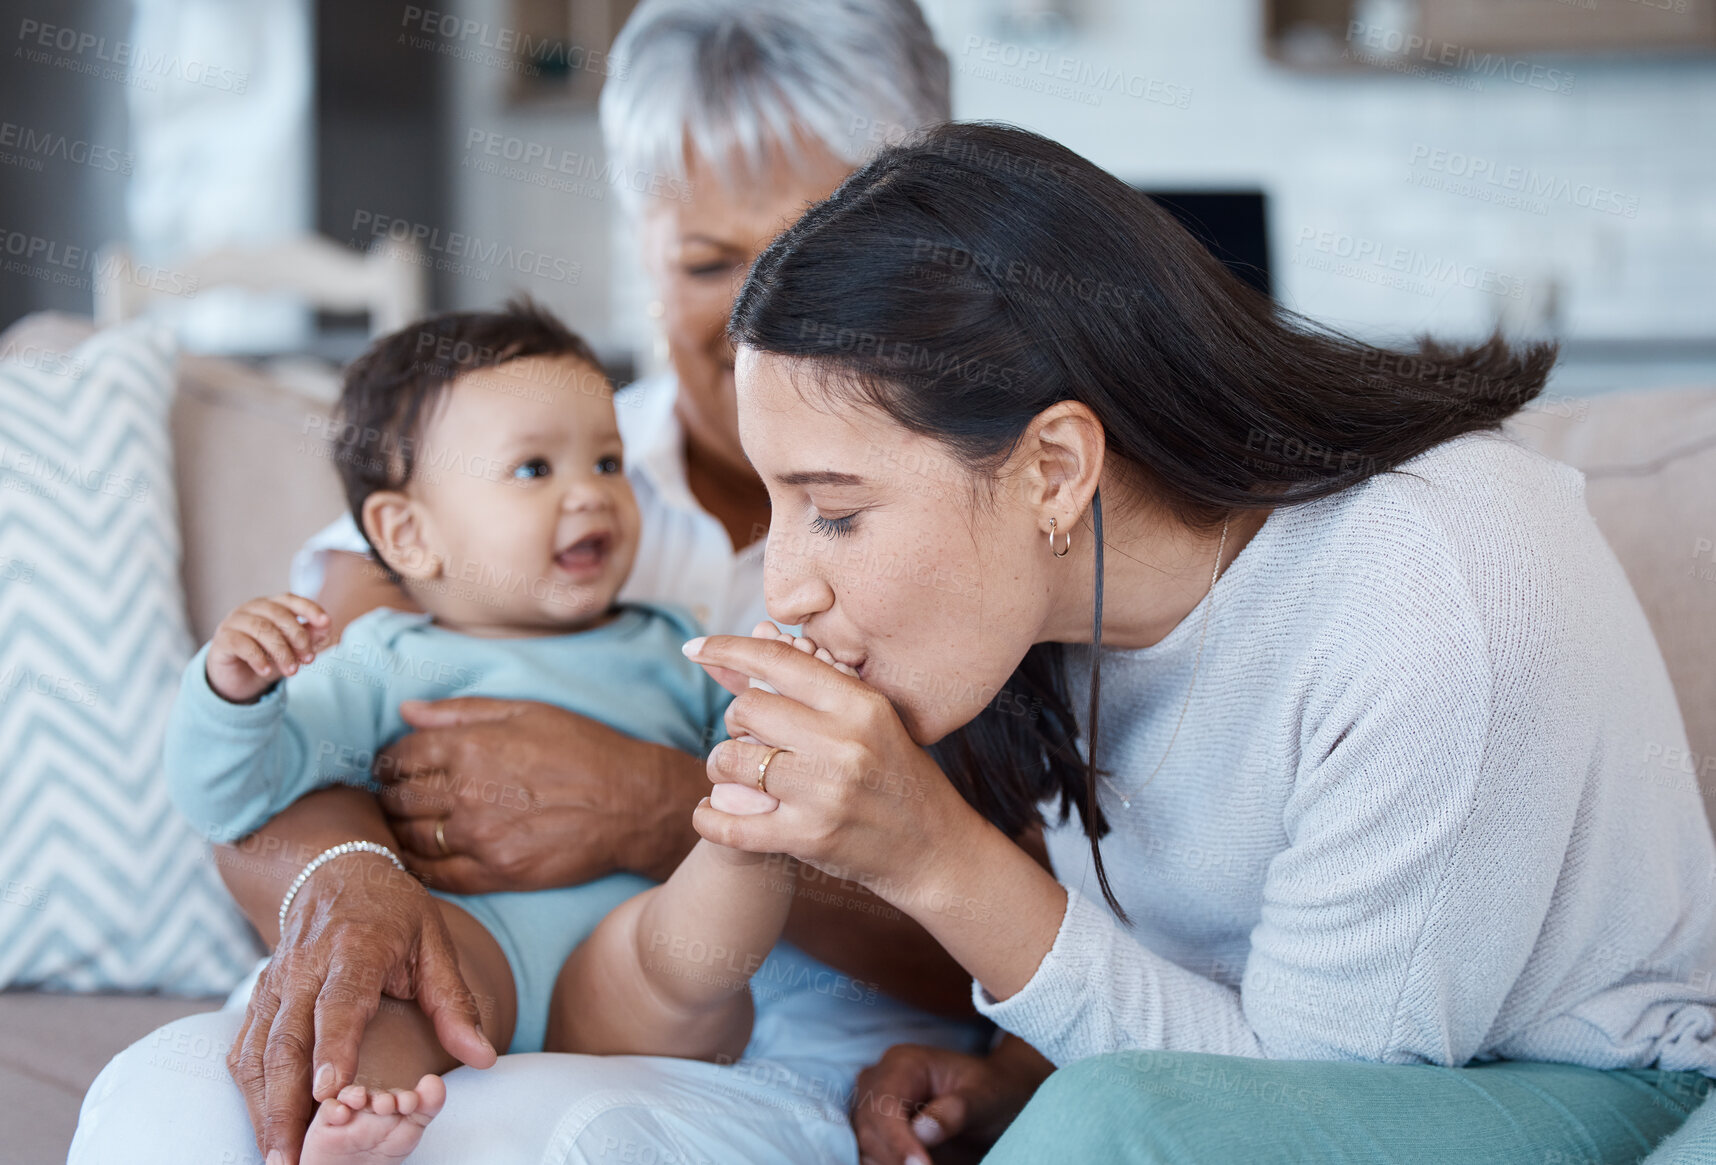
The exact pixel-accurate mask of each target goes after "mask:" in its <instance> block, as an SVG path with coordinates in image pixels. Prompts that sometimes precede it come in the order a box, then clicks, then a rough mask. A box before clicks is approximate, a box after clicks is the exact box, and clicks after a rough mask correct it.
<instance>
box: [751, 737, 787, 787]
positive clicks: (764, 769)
mask: <svg viewBox="0 0 1716 1165" xmlns="http://www.w3.org/2000/svg"><path fill="white" fill-rule="evenodd" d="M785 751H786V749H784V748H771V749H769V755H768V756H765V757H764V758H763V763H762V764H760V765H758V766H757V791H758V792H760V793H767V792H768V791H769V762H770V761H772V760H774V759H775V757H777V756H779V755H780V754H781V753H783V752H785Z"/></svg>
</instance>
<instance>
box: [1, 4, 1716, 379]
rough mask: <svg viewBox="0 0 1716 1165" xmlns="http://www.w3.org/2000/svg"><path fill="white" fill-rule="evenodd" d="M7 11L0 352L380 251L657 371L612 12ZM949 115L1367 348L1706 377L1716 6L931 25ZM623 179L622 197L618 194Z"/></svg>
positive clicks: (286, 325)
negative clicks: (1142, 199) (612, 48)
mask: <svg viewBox="0 0 1716 1165" xmlns="http://www.w3.org/2000/svg"><path fill="white" fill-rule="evenodd" d="M439 2H440V7H430V6H429V5H427V4H424V5H414V4H399V3H393V2H392V0H380V2H371V3H362V4H352V3H336V2H333V0H246V2H244V3H239V2H238V0H131V2H129V3H127V2H125V0H54V2H52V3H50V2H48V0H6V2H5V4H4V5H3V8H4V11H5V13H6V15H5V18H4V22H3V24H0V29H3V34H4V36H5V37H6V38H7V39H8V40H9V41H11V45H10V46H9V51H7V52H6V54H5V57H6V68H5V69H4V71H0V327H4V326H5V325H7V324H9V323H11V322H12V321H13V320H15V319H17V318H18V317H20V316H22V315H24V314H26V313H28V312H32V311H35V310H39V309H56V310H61V311H67V312H75V313H80V314H86V315H87V314H90V313H91V312H92V311H93V310H94V301H95V298H96V294H97V291H98V290H100V289H101V288H103V287H105V288H106V289H107V292H106V294H107V296H108V298H109V300H113V299H114V298H115V297H116V296H117V297H118V298H119V299H121V300H124V299H126V298H127V297H130V298H137V297H140V296H146V297H147V298H148V300H149V302H150V303H151V305H155V306H158V308H159V309H160V310H163V311H165V312H166V313H167V314H168V315H170V316H172V317H173V318H174V319H175V321H176V323H177V326H178V327H179V328H180V330H181V332H182V333H183V335H184V337H185V339H186V342H187V343H188V344H189V345H190V346H192V347H193V348H196V349H199V350H207V351H219V352H228V353H233V352H237V353H252V354H274V355H278V354H281V353H288V352H291V353H310V354H314V355H318V356H321V357H325V358H327V359H330V360H335V361H338V360H342V359H345V358H349V356H351V355H353V354H355V352H356V350H357V349H358V348H359V347H361V344H362V342H363V338H364V328H363V321H362V319H361V318H360V317H356V316H354V317H343V316H340V315H327V314H325V313H324V314H321V315H310V314H308V313H306V312H305V311H303V310H302V309H301V308H299V307H298V306H296V305H295V304H294V303H292V302H290V301H287V300H285V299H269V298H267V297H258V296H255V295H248V294H243V293H221V292H217V291H215V290H213V289H203V290H199V283H198V281H197V280H196V279H195V278H192V277H191V276H190V275H189V274H188V271H187V269H188V268H189V266H190V263H189V260H190V258H191V257H193V256H198V255H204V254H207V253H208V252H210V251H216V250H219V249H220V248H223V247H231V246H244V247H250V248H255V247H266V246H268V245H270V244H272V243H275V242H278V241H282V240H289V239H293V238H298V237H301V236H303V235H304V234H305V233H306V232H314V233H316V234H318V235H320V236H323V237H324V238H325V239H327V240H329V241H331V242H332V243H333V244H336V245H337V246H338V247H340V248H344V249H347V250H349V251H351V252H353V253H354V254H355V253H359V252H366V251H371V250H373V249H375V248H376V247H378V246H379V245H384V244H387V243H388V242H389V240H392V242H393V243H395V244H401V243H404V244H407V245H409V246H410V247H411V248H413V253H412V254H411V255H410V256H409V258H408V261H409V263H410V265H411V270H412V271H413V272H414V275H413V278H415V279H417V280H418V281H419V282H420V285H421V286H420V291H421V295H422V296H423V297H424V299H425V301H426V302H427V304H428V305H429V306H432V307H435V308H442V307H475V306H486V305H492V304H495V303H497V302H499V301H500V300H502V299H503V298H505V297H506V296H507V295H508V294H510V293H512V292H513V291H515V290H524V291H528V292H530V293H531V294H533V295H535V296H537V297H538V298H540V299H542V300H543V301H545V302H547V303H548V304H550V305H551V306H553V307H554V308H556V309H558V310H559V311H560V312H562V313H563V314H564V315H565V316H566V318H567V319H568V320H569V321H570V322H571V323H572V324H573V325H574V326H575V327H577V328H579V329H580V330H582V331H583V332H584V333H585V334H587V335H588V336H590V337H591V338H592V339H593V340H594V341H595V343H596V344H597V347H598V349H599V350H600V351H601V352H602V354H603V355H604V358H605V359H607V360H608V361H609V363H610V364H611V365H612V367H613V368H614V369H615V371H616V372H617V373H618V374H619V375H621V376H622V377H625V376H628V375H631V374H633V373H637V372H643V371H648V370H649V369H650V368H651V367H652V366H653V363H654V361H656V360H657V359H658V357H657V356H656V354H655V352H654V350H653V349H654V345H653V344H652V326H651V321H650V319H649V318H648V316H647V315H646V313H645V311H644V302H645V299H646V295H645V293H644V291H643V289H642V285H641V280H640V276H639V271H638V266H637V260H636V258H635V248H634V245H633V242H632V238H631V233H630V230H629V226H628V223H627V221H626V218H625V215H624V212H623V208H622V205H621V199H620V198H619V196H618V191H616V189H615V188H614V182H615V176H614V174H613V173H612V171H611V170H604V159H603V157H602V148H601V141H600V133H599V129H598V126H597V123H596V110H595V100H596V94H597V92H598V91H599V89H600V86H601V82H602V79H603V76H604V74H605V71H606V70H608V69H611V68H613V67H615V66H614V62H612V60H611V59H610V58H609V57H608V56H607V53H606V49H607V47H608V45H609V44H610V43H611V40H612V38H613V36H614V34H615V33H616V32H617V31H618V29H619V28H620V26H621V25H622V24H623V22H624V20H625V18H626V16H627V15H628V14H629V12H630V10H631V8H632V3H631V2H630V0H439ZM924 8H925V11H926V14H927V15H928V17H929V20H930V23H931V25H932V26H933V27H934V28H935V30H936V33H937V36H938V39H939V40H940V43H941V45H942V47H943V49H944V50H945V51H946V52H947V54H948V57H949V59H950V61H951V63H952V68H953V84H954V112H955V115H956V116H957V117H959V118H992V119H999V120H1003V121H1008V122H1013V123H1016V124H1018V125H1022V126H1025V127H1028V128H1031V129H1034V130H1037V131H1039V132H1042V133H1044V134H1047V135H1049V136H1051V137H1053V138H1056V139H1058V140H1060V141H1062V142H1065V143H1066V144H1067V145H1069V146H1071V147H1072V148H1073V149H1075V150H1077V151H1079V152H1081V153H1083V154H1085V155H1087V156H1088V157H1090V158H1092V159H1093V160H1095V161H1096V162H1098V163H1099V164H1100V165H1102V166H1104V167H1106V168H1107V169H1109V170H1111V171H1113V172H1114V173H1116V174H1118V175H1120V176H1121V177H1123V178H1124V179H1126V180H1127V181H1129V182H1131V183H1133V184H1135V185H1136V186H1138V187H1139V188H1141V189H1144V190H1147V191H1150V192H1153V193H1156V194H1158V195H1160V196H1162V197H1163V198H1164V200H1165V201H1167V202H1169V203H1170V205H1171V206H1172V207H1173V208H1174V209H1175V210H1176V211H1177V212H1179V213H1180V214H1181V215H1182V217H1184V218H1186V219H1187V220H1188V221H1189V222H1191V223H1192V224H1193V225H1194V227H1195V229H1197V230H1199V232H1200V233H1201V234H1202V235H1203V236H1204V237H1205V238H1206V240H1207V241H1209V242H1210V243H1211V245H1212V246H1214V247H1215V248H1216V249H1217V250H1218V252H1220V253H1221V254H1222V255H1223V257H1224V258H1226V259H1228V260H1229V261H1230V262H1231V263H1233V264H1235V265H1236V266H1238V267H1241V268H1242V269H1243V270H1245V271H1246V272H1247V274H1248V275H1249V277H1251V278H1253V279H1254V280H1255V281H1257V282H1259V283H1261V284H1263V285H1265V286H1268V287H1269V288H1270V289H1271V290H1272V291H1273V292H1274V294H1275V295H1276V296H1277V297H1278V298H1279V299H1280V300H1281V302H1283V303H1284V304H1286V305H1288V306H1289V307H1292V308H1294V309H1296V310H1298V311H1301V312H1304V313H1307V314H1309V315H1311V316H1314V317H1317V318H1319V319H1322V320H1324V321H1326V322H1329V323H1331V324H1333V325H1336V326H1338V327H1341V328H1344V329H1347V330H1349V331H1353V332H1355V333H1358V334H1360V335H1363V336H1366V337H1367V338H1383V339H1401V338H1406V337H1410V336H1412V335H1415V334H1418V333H1422V332H1426V331H1430V332H1437V333H1441V334H1446V335H1453V336H1469V335H1475V334H1478V333H1482V332H1487V331H1488V330H1490V329H1492V328H1494V327H1497V326H1500V327H1502V328H1503V329H1505V330H1506V331H1508V332H1509V333H1510V334H1513V335H1520V336H1525V335H1532V336H1538V335H1543V336H1555V337H1559V338H1561V339H1562V340H1563V341H1564V344H1565V347H1564V360H1563V364H1562V366H1561V368H1560V370H1559V371H1558V372H1557V374H1556V380H1555V382H1554V383H1553V384H1552V386H1551V391H1552V392H1557V391H1559V392H1562V393H1567V394H1585V393H1591V392H1600V391H1605V390H1608V389H1611V388H1617V387H1634V388H1636V387H1648V386H1653V385H1668V384H1676V383H1690V382H1700V383H1710V382H1713V381H1716V194H1713V193H1712V190H1711V187H1712V185H1713V183H1716V0H1202V2H1200V3H1197V4H1187V3H1169V2H1168V0H926V2H925V3H924ZM620 180H622V181H623V178H622V179H620Z"/></svg>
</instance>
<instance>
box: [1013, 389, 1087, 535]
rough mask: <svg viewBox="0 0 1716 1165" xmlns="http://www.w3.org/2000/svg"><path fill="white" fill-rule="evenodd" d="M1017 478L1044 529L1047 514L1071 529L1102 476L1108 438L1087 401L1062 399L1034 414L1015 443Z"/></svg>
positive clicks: (1047, 521) (1047, 520)
mask: <svg viewBox="0 0 1716 1165" xmlns="http://www.w3.org/2000/svg"><path fill="white" fill-rule="evenodd" d="M1019 445H1020V449H1019V452H1020V455H1022V456H1023V462H1022V463H1021V464H1020V465H1019V474H1020V476H1019V481H1020V484H1021V486H1022V487H1023V489H1024V491H1025V492H1024V500H1025V502H1026V504H1027V505H1029V506H1031V507H1032V508H1033V509H1035V510H1036V511H1037V513H1038V517H1039V519H1040V521H1039V524H1040V525H1041V526H1042V528H1043V529H1044V530H1045V531H1047V530H1048V528H1049V519H1050V518H1054V519H1056V523H1057V526H1058V528H1059V529H1061V530H1063V531H1068V530H1071V529H1072V527H1073V525H1074V524H1075V523H1076V522H1077V521H1078V520H1079V519H1080V518H1081V517H1082V516H1083V515H1084V513H1085V511H1086V510H1087V509H1088V508H1089V506H1090V499H1091V497H1092V495H1094V494H1095V493H1096V487H1097V485H1098V484H1099V483H1100V482H1101V480H1102V463H1103V459H1104V458H1105V456H1106V455H1107V452H1108V439H1107V436H1106V434H1104V432H1103V429H1102V421H1101V420H1099V419H1098V418H1097V415H1096V413H1095V412H1093V411H1092V410H1091V408H1090V406H1089V405H1086V404H1082V403H1080V402H1079V401H1073V400H1063V401H1060V402H1058V403H1056V404H1052V405H1050V406H1049V407H1048V408H1046V409H1044V410H1043V411H1042V412H1040V413H1038V414H1037V415H1036V417H1035V418H1034V419H1033V420H1032V421H1031V424H1030V427H1029V428H1027V429H1026V430H1025V436H1024V440H1022V441H1021V442H1020V443H1019Z"/></svg>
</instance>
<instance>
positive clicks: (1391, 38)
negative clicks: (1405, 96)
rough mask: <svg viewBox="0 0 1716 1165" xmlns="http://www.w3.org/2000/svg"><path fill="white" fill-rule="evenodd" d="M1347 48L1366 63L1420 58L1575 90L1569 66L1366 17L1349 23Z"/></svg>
mask: <svg viewBox="0 0 1716 1165" xmlns="http://www.w3.org/2000/svg"><path fill="white" fill-rule="evenodd" d="M1347 45H1348V48H1347V52H1348V53H1349V54H1351V55H1352V56H1353V57H1354V58H1356V59H1357V60H1360V61H1362V62H1364V63H1365V64H1374V65H1379V66H1381V67H1383V68H1397V67H1398V65H1399V64H1400V63H1402V62H1412V63H1416V62H1420V61H1422V62H1423V63H1424V64H1426V65H1432V66H1435V67H1437V68H1442V69H1453V70H1457V71H1458V72H1461V73H1466V74H1469V75H1470V76H1472V77H1486V78H1493V79H1497V80H1502V81H1511V82H1513V83H1514V84H1516V85H1525V86H1528V87H1530V88H1532V89H1544V90H1547V91H1549V92H1551V93H1571V92H1573V74H1572V73H1571V72H1569V71H1568V70H1566V69H1557V68H1554V67H1553V66H1549V65H1541V64H1535V63H1533V62H1531V61H1524V60H1521V59H1520V58H1518V57H1510V56H1507V55H1506V54H1505V53H1491V52H1478V51H1477V50H1476V49H1471V48H1467V47H1466V46H1464V45H1457V44H1454V43H1452V42H1451V41H1445V40H1435V39H1433V38H1431V37H1425V36H1420V35H1419V34H1418V33H1415V32H1406V31H1404V30H1402V29H1398V28H1390V27H1388V26H1386V25H1381V24H1370V23H1368V22H1367V21H1363V20H1354V21H1350V22H1349V23H1348V24H1347Z"/></svg>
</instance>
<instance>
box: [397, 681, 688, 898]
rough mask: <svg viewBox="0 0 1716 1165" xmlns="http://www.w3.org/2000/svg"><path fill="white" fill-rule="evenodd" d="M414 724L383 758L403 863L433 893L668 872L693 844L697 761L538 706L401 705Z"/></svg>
mask: <svg viewBox="0 0 1716 1165" xmlns="http://www.w3.org/2000/svg"><path fill="white" fill-rule="evenodd" d="M399 711H400V715H401V716H403V717H404V719H405V722H406V723H407V724H409V725H411V727H412V728H414V729H416V731H414V732H411V733H409V734H407V735H406V736H403V737H401V738H400V739H399V740H397V741H395V742H394V743H393V744H392V745H390V746H389V747H388V748H387V749H386V750H385V751H384V752H382V754H381V755H380V756H379V757H378V758H377V761H376V766H375V775H376V777H377V778H378V779H379V780H380V781H381V782H382V783H383V785H384V786H385V787H384V788H383V790H382V792H381V806H382V809H383V811H384V812H386V813H387V815H388V818H389V824H390V825H391V827H392V829H393V832H394V835H395V836H396V837H398V839H399V843H400V846H401V847H402V853H401V855H400V856H401V857H403V858H404V859H405V862H406V864H407V865H409V866H410V867H411V868H412V869H413V870H415V871H417V872H418V873H419V874H422V875H423V876H424V878H425V879H427V880H428V882H429V884H430V885H432V886H434V887H435V888H436V889H438V890H446V891H449V892H451V893H456V894H486V893H490V892H492V891H496V890H544V889H551V888H553V887H557V886H576V885H581V884H582V883H585V882H589V881H593V880H595V879H596V878H600V877H602V876H603V875H605V874H611V873H613V872H614V871H615V870H630V871H633V872H636V873H640V874H643V875H645V876H647V877H653V878H658V879H663V878H666V877H667V876H668V874H669V873H671V872H672V870H673V868H674V867H675V866H677V865H678V864H679V862H680V860H681V859H682V858H684V857H685V855H686V854H688V853H690V852H691V847H692V846H693V845H695V844H696V842H697V838H696V836H695V835H694V834H693V833H692V832H691V830H690V828H689V827H688V824H689V823H688V821H687V815H686V810H688V809H689V808H691V806H692V805H694V804H696V803H697V798H698V796H699V795H700V794H701V791H702V785H703V765H702V762H701V761H699V760H698V759H697V758H696V757H693V756H689V755H687V754H686V753H683V752H680V751H678V750H677V749H673V748H668V747H666V746H664V745H658V744H650V743H647V742H645V741H641V740H637V739H635V738H633V737H630V736H626V735H625V734H623V733H620V732H616V731H615V730H614V729H612V728H609V727H608V726H607V725H606V724H602V723H600V722H598V721H595V720H592V719H590V718H589V717H587V716H580V715H578V714H577V713H575V712H568V711H567V710H566V709H564V708H557V707H555V706H553V705H550V704H540V703H536V702H534V701H530V700H491V699H484V698H481V697H475V696H470V697H461V698H458V699H450V700H439V701H436V702H434V703H421V702H418V701H406V702H405V703H404V704H402V705H401V706H400V710H399Z"/></svg>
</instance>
